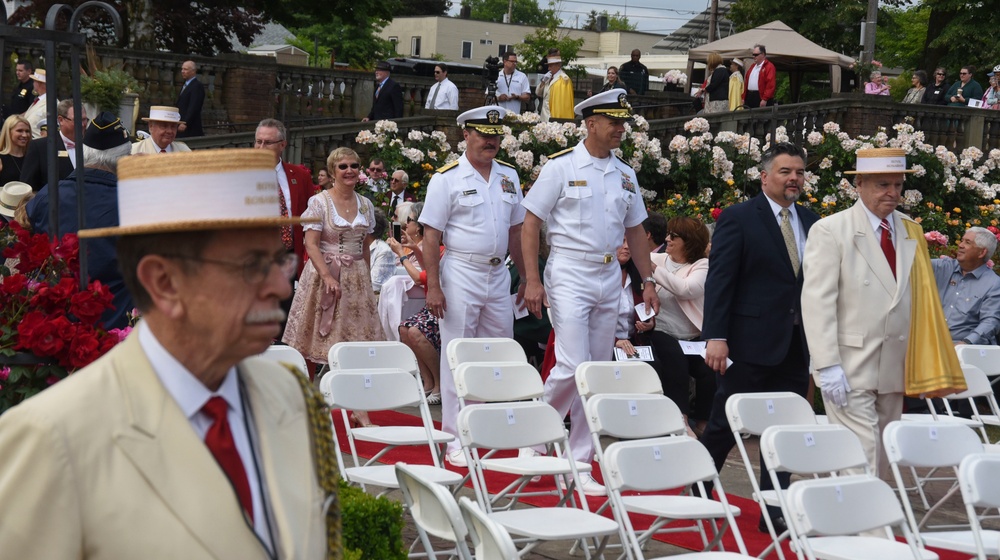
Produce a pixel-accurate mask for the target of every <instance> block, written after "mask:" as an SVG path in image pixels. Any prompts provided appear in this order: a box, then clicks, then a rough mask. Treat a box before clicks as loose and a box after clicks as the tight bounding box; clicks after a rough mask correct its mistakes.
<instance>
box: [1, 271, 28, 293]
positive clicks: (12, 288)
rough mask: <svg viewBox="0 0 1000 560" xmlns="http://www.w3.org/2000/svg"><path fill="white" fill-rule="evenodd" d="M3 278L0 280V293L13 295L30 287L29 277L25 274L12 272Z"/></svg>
mask: <svg viewBox="0 0 1000 560" xmlns="http://www.w3.org/2000/svg"><path fill="white" fill-rule="evenodd" d="M2 280H3V281H2V282H0V293H3V294H4V295H8V296H13V295H16V294H19V293H21V292H22V291H23V290H24V289H25V288H27V287H28V278H27V277H25V275H23V274H11V275H10V276H7V277H5V278H3V279H2Z"/></svg>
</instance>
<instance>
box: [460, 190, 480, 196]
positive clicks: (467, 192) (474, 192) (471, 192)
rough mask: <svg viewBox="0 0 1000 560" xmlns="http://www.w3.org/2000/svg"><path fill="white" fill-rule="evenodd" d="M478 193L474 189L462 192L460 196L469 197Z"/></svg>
mask: <svg viewBox="0 0 1000 560" xmlns="http://www.w3.org/2000/svg"><path fill="white" fill-rule="evenodd" d="M478 192H479V191H477V190H476V189H472V190H468V191H462V196H469V195H473V194H476V193H478Z"/></svg>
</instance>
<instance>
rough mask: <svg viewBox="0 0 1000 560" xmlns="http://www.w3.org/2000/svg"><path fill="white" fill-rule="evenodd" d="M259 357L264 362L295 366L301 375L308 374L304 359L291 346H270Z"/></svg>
mask: <svg viewBox="0 0 1000 560" xmlns="http://www.w3.org/2000/svg"><path fill="white" fill-rule="evenodd" d="M260 357H261V358H264V359H265V360H271V361H274V362H278V363H282V364H288V365H291V366H295V367H296V368H297V369H298V370H299V371H300V372H302V373H303V374H305V375H308V374H309V367H308V366H307V365H306V359H305V358H304V357H303V356H302V353H301V352H299V351H298V350H296V349H294V348H292V347H291V346H286V345H284V344H272V345H271V346H268V347H267V350H264V353H263V354H261V355H260Z"/></svg>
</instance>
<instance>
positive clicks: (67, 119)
mask: <svg viewBox="0 0 1000 560" xmlns="http://www.w3.org/2000/svg"><path fill="white" fill-rule="evenodd" d="M59 118H60V119H62V120H64V121H69V122H76V119H71V118H69V117H64V116H62V115H59ZM89 122H90V119H88V118H86V117H84V118H83V126H87V124H88V123H89Z"/></svg>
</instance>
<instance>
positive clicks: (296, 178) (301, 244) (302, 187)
mask: <svg viewBox="0 0 1000 560" xmlns="http://www.w3.org/2000/svg"><path fill="white" fill-rule="evenodd" d="M281 165H282V167H284V168H285V176H286V177H287V178H288V192H289V193H290V194H291V197H292V200H291V201H290V202H289V208H288V212H289V214H290V215H292V216H301V215H302V213H303V212H305V211H306V208H308V207H309V197H311V196H312V194H313V193H314V192H316V187H315V186H313V182H312V173H310V172H309V170H308V169H306V168H305V167H304V166H301V165H295V164H292V163H288V162H287V161H284V160H282V161H281ZM292 247H293V249H294V250H295V254H296V255H298V257H299V272H302V266H303V265H304V263H305V257H306V246H305V237H304V236H303V232H302V226H292Z"/></svg>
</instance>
